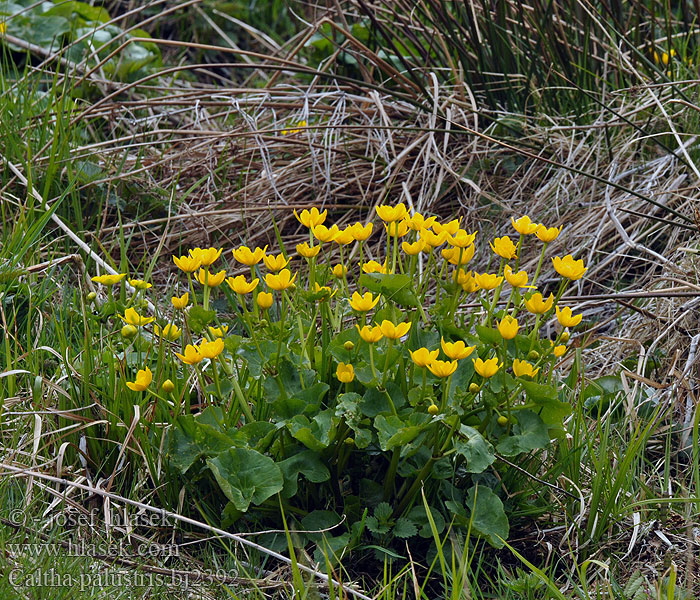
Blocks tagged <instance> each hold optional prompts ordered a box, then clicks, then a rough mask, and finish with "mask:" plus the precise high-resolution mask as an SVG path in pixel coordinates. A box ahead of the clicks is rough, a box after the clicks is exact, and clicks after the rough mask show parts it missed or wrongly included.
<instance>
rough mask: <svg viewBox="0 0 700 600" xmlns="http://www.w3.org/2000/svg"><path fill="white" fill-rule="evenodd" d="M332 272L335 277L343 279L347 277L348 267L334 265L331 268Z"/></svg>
mask: <svg viewBox="0 0 700 600" xmlns="http://www.w3.org/2000/svg"><path fill="white" fill-rule="evenodd" d="M331 273H333V277H335V278H336V279H342V278H343V277H345V275H347V273H348V268H347V267H345V266H343V265H334V266H333V268H332V269H331Z"/></svg>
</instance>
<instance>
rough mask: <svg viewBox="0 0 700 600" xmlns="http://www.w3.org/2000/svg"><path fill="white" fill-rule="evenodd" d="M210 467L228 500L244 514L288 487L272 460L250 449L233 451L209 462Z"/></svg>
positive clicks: (232, 449)
mask: <svg viewBox="0 0 700 600" xmlns="http://www.w3.org/2000/svg"><path fill="white" fill-rule="evenodd" d="M207 465H208V466H209V468H210V469H211V471H212V473H213V474H214V477H215V478H216V481H217V482H218V484H219V486H220V487H221V490H222V491H223V492H224V494H225V495H226V497H227V498H228V499H229V500H230V501H231V502H232V503H233V505H234V506H235V507H236V508H237V509H238V510H240V511H243V512H245V511H247V510H248V507H249V506H250V504H251V502H252V503H254V504H260V503H262V502H264V501H265V500H267V499H268V498H269V497H270V496H273V495H274V494H276V493H278V492H280V491H282V488H283V486H284V478H283V476H282V471H281V470H280V468H279V466H277V465H276V464H275V462H274V461H273V460H272V459H271V458H270V457H268V456H264V455H262V454H260V453H259V452H256V451H255V450H249V449H248V448H231V449H230V450H228V451H227V452H224V453H222V454H219V456H217V457H216V458H213V459H209V460H207Z"/></svg>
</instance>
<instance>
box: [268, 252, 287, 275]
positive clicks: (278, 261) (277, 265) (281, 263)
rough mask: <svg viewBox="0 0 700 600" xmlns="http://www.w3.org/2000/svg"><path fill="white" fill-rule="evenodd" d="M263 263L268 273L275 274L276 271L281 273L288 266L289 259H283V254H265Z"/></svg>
mask: <svg viewBox="0 0 700 600" xmlns="http://www.w3.org/2000/svg"><path fill="white" fill-rule="evenodd" d="M263 262H264V263H265V266H266V267H267V268H268V269H269V270H270V271H273V272H275V273H277V271H281V270H282V269H284V268H285V267H286V266H287V265H288V264H289V259H288V258H285V257H284V255H283V254H277V255H274V254H272V255H270V256H268V255H267V254H266V255H265V256H263Z"/></svg>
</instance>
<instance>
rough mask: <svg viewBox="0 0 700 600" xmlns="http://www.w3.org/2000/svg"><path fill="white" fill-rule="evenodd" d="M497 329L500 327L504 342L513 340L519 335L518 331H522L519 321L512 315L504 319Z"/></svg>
mask: <svg viewBox="0 0 700 600" xmlns="http://www.w3.org/2000/svg"><path fill="white" fill-rule="evenodd" d="M496 327H498V332H499V333H500V334H501V337H502V338H503V339H504V340H512V339H513V338H514V337H515V336H516V335H517V334H518V329H520V325H518V319H516V318H515V317H512V316H511V315H506V316H505V317H503V318H502V319H501V321H500V322H499V323H498V324H497V325H496Z"/></svg>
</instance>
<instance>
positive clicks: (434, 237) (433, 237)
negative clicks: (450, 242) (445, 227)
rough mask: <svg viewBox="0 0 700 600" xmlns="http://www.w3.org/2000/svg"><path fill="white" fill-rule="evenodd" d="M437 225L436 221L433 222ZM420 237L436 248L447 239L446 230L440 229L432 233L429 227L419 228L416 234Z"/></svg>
mask: <svg viewBox="0 0 700 600" xmlns="http://www.w3.org/2000/svg"><path fill="white" fill-rule="evenodd" d="M435 225H437V223H435ZM418 235H419V236H420V239H422V240H423V241H424V242H425V243H426V244H427V245H428V246H430V247H431V248H437V247H438V246H442V244H444V243H445V242H446V241H447V232H446V231H441V232H440V233H433V232H432V231H430V229H421V230H420V233H419V234H418Z"/></svg>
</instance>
